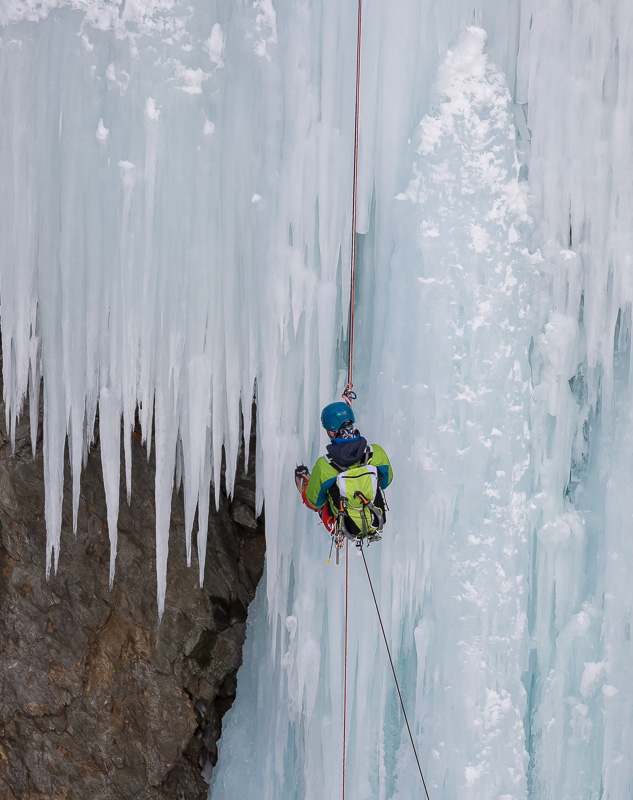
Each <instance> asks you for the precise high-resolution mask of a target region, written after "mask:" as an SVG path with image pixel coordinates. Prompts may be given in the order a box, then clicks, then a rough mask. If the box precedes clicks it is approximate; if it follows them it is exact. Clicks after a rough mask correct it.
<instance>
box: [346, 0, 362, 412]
mask: <svg viewBox="0 0 633 800" xmlns="http://www.w3.org/2000/svg"><path fill="white" fill-rule="evenodd" d="M362 19H363V0H358V34H357V37H356V42H357V46H356V111H355V114H354V182H353V189H352V263H351V270H350V292H349V328H348V342H349V358H348V362H347V386H346V387H345V390H344V391H343V399H344V400H345V402H346V403H348V404H349V405H350V406H351V405H352V400H355V399H356V395H355V393H354V392H353V391H352V387H353V385H354V384H353V379H354V292H355V289H356V206H357V205H358V127H359V120H360V52H361V31H362Z"/></svg>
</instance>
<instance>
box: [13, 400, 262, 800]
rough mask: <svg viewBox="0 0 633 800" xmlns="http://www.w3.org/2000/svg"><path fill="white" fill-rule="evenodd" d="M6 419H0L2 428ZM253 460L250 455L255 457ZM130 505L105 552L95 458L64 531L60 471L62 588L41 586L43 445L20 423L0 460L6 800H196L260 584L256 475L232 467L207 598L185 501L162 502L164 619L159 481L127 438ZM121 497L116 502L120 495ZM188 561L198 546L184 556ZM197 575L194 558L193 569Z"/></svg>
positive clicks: (218, 516)
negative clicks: (157, 549) (231, 490)
mask: <svg viewBox="0 0 633 800" xmlns="http://www.w3.org/2000/svg"><path fill="white" fill-rule="evenodd" d="M3 418H4V408H3V407H0V419H3ZM253 450H254V446H253V447H252V448H251V452H252V451H253ZM133 460H134V461H133V464H134V466H133V489H132V503H131V505H130V506H128V505H127V503H126V502H125V500H123V502H122V504H121V509H120V513H119V553H118V558H117V571H116V577H115V582H114V586H113V588H112V590H110V589H109V587H108V559H109V542H108V532H107V526H106V522H105V520H106V508H105V498H104V492H103V484H102V476H101V466H100V456H99V452H98V446H97V447H94V448H92V452H91V454H90V458H89V463H88V466H87V468H86V470H85V471H84V474H83V478H82V493H81V501H80V506H79V524H78V532H77V535H76V537H75V536H73V533H72V519H71V486H70V473H69V470H68V464H67V465H66V475H67V482H66V487H65V497H64V517H63V528H62V542H61V555H60V559H59V569H58V572H57V575H55V576H52V577H51V578H50V580H49V581H48V582H47V581H46V577H45V540H46V533H45V523H44V513H43V509H44V485H43V467H42V455H41V442H40V443H38V449H37V456H36V458H35V460H33V458H32V455H31V444H30V439H29V434H28V418H25V419H23V421H22V424H21V425H20V427H19V430H18V432H17V440H16V448H15V454H12V452H11V445H10V442H8V440H7V438H6V437H5V438H4V440H3V444H2V448H1V450H0V798H2V800H40V798H41V799H42V800H44V798H46V799H47V800H48V798H53V799H54V800H62V798H63V799H64V800H114V798H117V799H118V798H135V800H144V799H145V798H147V799H149V798H170V800H198V798H200V800H202V798H206V796H207V791H208V788H207V786H206V784H205V782H204V780H203V773H204V774H206V776H207V777H208V776H209V774H210V769H211V768H212V765H213V764H214V763H215V759H216V741H217V739H218V737H219V734H220V728H221V720H222V715H223V714H224V712H225V711H226V710H227V709H228V708H229V707H230V705H231V703H232V700H233V697H234V693H235V681H236V672H237V668H238V666H239V664H240V663H241V651H242V644H243V641H244V636H245V627H246V625H245V620H246V613H247V608H248V604H249V603H250V601H251V600H252V598H253V596H254V593H255V588H256V586H257V583H258V581H259V578H260V576H261V573H262V569H263V563H264V549H265V544H264V529H263V523H262V521H261V520H257V519H256V518H255V510H254V509H255V491H254V469H252V468H251V469H250V470H249V472H248V475H245V474H244V464H243V462H242V463H241V464H240V466H239V468H238V479H237V482H236V490H235V495H234V498H233V499H232V500H231V501H229V500H228V498H227V497H226V496H225V495H224V494H223V495H222V503H221V507H220V510H219V511H218V512H216V511H215V509H213V508H212V511H211V516H210V522H209V539H208V548H207V560H206V573H205V584H204V587H203V588H202V589H200V588H199V587H198V578H197V571H198V570H197V564H195V563H194V564H193V565H192V567H191V568H188V567H187V566H186V560H185V551H184V513H183V505H182V497H180V496H178V495H175V496H174V500H173V504H172V525H171V534H170V556H169V566H168V585H167V598H166V606H165V614H164V616H163V620H162V623H161V625H160V627H159V626H158V620H157V608H156V599H155V598H156V577H155V562H154V499H153V498H154V468H153V462H152V461H150V463H148V462H147V459H146V451H145V447H144V446H141V443H140V437H139V436H138V435H137V436H136V437H135V439H134V443H133ZM121 495H122V497H125V492H124V491H123V490H122V493H121ZM194 551H195V545H194ZM194 561H195V555H194Z"/></svg>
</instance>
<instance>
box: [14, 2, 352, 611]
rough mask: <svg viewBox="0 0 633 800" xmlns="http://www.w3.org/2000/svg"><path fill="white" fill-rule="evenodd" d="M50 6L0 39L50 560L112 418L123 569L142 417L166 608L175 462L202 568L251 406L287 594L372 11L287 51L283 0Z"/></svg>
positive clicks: (322, 387)
mask: <svg viewBox="0 0 633 800" xmlns="http://www.w3.org/2000/svg"><path fill="white" fill-rule="evenodd" d="M81 7H82V8H83V7H84V6H83V4H81ZM47 11H48V7H46V6H43V5H41V4H34V5H33V6H29V5H28V4H23V3H19V4H15V5H9V6H6V7H4V8H3V15H4V19H5V20H7V19H9V20H11V19H14V18H17V17H21V19H22V21H17V22H15V23H14V24H12V25H9V26H7V27H5V28H4V30H3V35H2V49H1V50H0V54H1V61H0V89H1V91H2V93H3V98H4V100H3V107H4V109H5V115H4V122H3V124H2V126H0V127H1V129H0V137H1V138H0V169H1V171H2V174H3V176H5V179H4V181H3V186H4V191H3V204H2V207H3V213H2V215H1V216H2V221H1V222H0V226H1V229H0V242H1V244H0V247H1V248H2V250H1V253H0V261H1V263H2V272H1V274H0V290H1V292H2V326H3V327H2V331H3V368H4V392H5V398H6V401H7V425H8V427H10V428H11V431H13V430H14V426H15V419H16V416H17V414H19V412H20V410H21V407H22V403H23V401H24V398H25V396H26V395H27V392H30V397H31V408H32V409H35V410H37V405H38V392H39V378H40V375H43V377H44V448H45V479H46V488H47V493H46V519H47V531H48V564H49V569H50V567H51V565H52V566H53V568H54V567H55V566H56V563H57V555H58V552H59V546H60V528H61V497H62V481H63V475H62V472H63V453H64V446H65V440H66V435H68V443H69V452H70V456H71V463H72V471H73V497H74V500H73V502H74V512H75V519H76V511H77V503H78V493H79V485H80V473H81V464H82V459H84V458H85V457H86V456H87V452H88V446H89V444H90V442H91V441H92V439H93V437H94V429H95V417H96V413H97V407H98V408H99V430H100V439H101V442H102V443H103V446H102V448H101V457H102V462H103V469H104V482H105V487H106V493H107V499H108V508H109V530H110V537H111V578H112V576H113V574H114V569H115V558H116V522H117V519H116V514H117V507H118V499H119V497H118V495H119V449H120V443H119V429H120V419H121V417H122V419H123V428H122V433H123V437H122V438H123V446H124V451H125V473H126V483H127V487H128V493H129V486H130V479H129V476H130V470H131V468H132V467H131V462H130V447H129V441H130V435H131V432H132V429H133V428H134V425H135V414H138V418H139V424H140V431H141V434H142V436H143V438H144V439H145V440H146V441H147V444H148V450H149V447H150V444H151V433H152V426H153V428H154V433H155V447H156V463H157V474H156V502H157V530H156V542H157V572H158V597H159V613H162V609H163V606H164V598H165V587H166V582H165V575H166V562H167V541H168V532H169V509H170V507H171V494H172V488H173V484H174V472H175V473H176V483H179V481H180V479H181V478H182V484H183V487H184V502H185V508H186V516H187V530H188V533H187V536H188V540H190V538H191V530H192V526H193V522H194V516H195V512H196V506H198V514H199V519H200V525H199V530H201V531H203V534H202V535H199V536H198V565H199V571H200V574H201V575H202V573H203V566H204V565H203V559H204V553H205V535H206V534H205V533H204V532H206V517H207V511H208V503H209V485H210V481H213V482H214V486H215V492H216V497H217V493H218V492H219V488H220V482H219V477H218V476H219V474H220V466H221V462H222V457H223V452H224V453H225V455H226V463H227V470H226V474H227V484H228V489H229V492H230V490H231V486H232V481H233V473H234V469H235V463H236V459H237V452H238V447H239V446H240V441H241V438H242V433H241V432H242V430H244V429H247V430H248V429H249V428H250V424H251V423H250V421H251V402H252V398H253V395H254V393H256V395H257V405H258V424H259V436H258V443H259V446H260V454H259V464H260V469H259V487H260V488H259V502H260V506H261V502H262V499H263V497H264V495H265V496H266V498H267V519H268V521H269V536H268V548H269V552H270V560H269V563H270V566H269V570H268V574H269V580H270V581H271V583H272V582H277V581H279V586H280V587H283V586H284V585H287V581H288V571H289V563H290V559H291V553H290V551H289V538H288V537H289V536H290V531H289V527H288V525H287V520H286V521H285V523H284V525H283V526H282V525H279V524H278V522H277V520H278V517H279V487H280V485H282V484H284V483H285V475H286V474H287V469H288V465H289V464H290V463H292V461H293V460H294V459H295V458H296V457H297V453H298V452H299V451H303V450H304V449H305V445H306V443H307V441H308V439H307V437H309V436H311V435H312V425H311V421H312V419H314V418H315V417H316V416H317V414H318V408H319V405H320V404H321V403H322V402H324V401H326V400H327V399H329V398H330V396H331V393H332V384H333V379H334V377H335V375H336V365H337V356H336V347H337V340H339V339H340V338H341V336H340V333H341V330H342V329H343V327H344V325H345V319H344V314H343V313H342V311H341V308H342V307H344V306H345V305H346V298H345V296H344V294H345V292H344V291H343V292H342V295H341V292H340V291H339V290H338V289H337V287H338V286H339V285H340V284H341V268H342V267H341V264H342V263H344V262H347V260H348V251H349V242H350V231H349V228H350V223H349V219H350V213H351V211H350V203H349V197H350V192H351V185H350V184H351V178H350V176H351V170H352V165H351V163H350V159H349V148H348V147H347V145H348V144H349V139H350V135H353V134H352V126H353V120H352V121H350V119H349V114H348V113H347V112H348V107H349V102H350V98H353V92H354V87H353V85H350V86H348V87H346V86H344V85H339V80H338V75H340V74H351V72H350V71H353V64H354V55H353V53H352V52H350V51H348V50H346V49H344V48H341V47H339V46H338V45H337V41H338V39H339V37H340V36H342V35H344V34H345V32H346V31H348V30H350V31H351V30H353V25H354V13H353V10H351V9H345V8H343V7H339V4H337V3H332V4H330V5H328V4H325V6H324V7H323V8H321V7H317V8H315V9H311V8H310V5H309V4H307V3H304V4H296V3H295V4H294V5H293V13H292V14H290V13H288V12H287V11H286V13H285V14H284V15H283V17H282V31H283V35H284V42H285V43H286V45H285V46H284V47H283V48H278V47H277V44H276V43H277V37H278V31H277V17H276V13H275V9H274V8H273V5H272V4H271V3H270V2H267V1H266V0H261V1H258V2H255V3H250V4H237V5H235V4H231V5H227V4H225V3H217V4H216V3H201V4H199V5H198V6H197V7H195V8H192V7H191V6H189V5H185V4H182V3H167V4H164V5H163V4H158V5H154V4H133V3H127V4H119V3H116V2H104V3H95V4H92V5H89V7H88V11H87V13H85V14H79V13H78V12H77V11H75V10H73V9H71V8H68V7H67V6H66V5H64V7H62V8H60V9H54V10H53V11H51V12H50V14H49V15H48V16H46V12H47ZM24 17H26V18H27V19H31V18H39V17H44V18H43V19H41V20H40V21H39V22H27V21H24ZM314 30H316V31H320V37H319V42H318V46H314V47H312V48H310V49H306V48H305V47H304V43H305V41H306V40H307V38H308V35H309V32H311V31H314ZM322 53H328V54H329V55H328V58H327V59H325V58H324V57H323V56H322ZM273 54H274V55H275V58H274V59H273ZM28 98H31V99H30V100H29V101H28V102H27V99H28ZM322 131H327V135H323V133H322ZM339 181H340V183H339ZM29 387H30V388H29ZM32 419H33V423H34V425H35V424H36V419H37V413H34V414H32ZM304 420H310V424H304ZM299 431H301V446H300V447H299V444H298V442H299V435H298V433H299ZM293 432H296V433H297V435H294V434H293ZM33 441H34V442H35V437H34V438H33ZM223 448H224V451H223ZM288 450H291V451H292V452H288V453H287V451H288ZM216 477H218V479H217V480H215V478H216ZM266 487H268V489H267V488H266ZM280 541H281V542H283V546H282V547H279V545H278V542H280Z"/></svg>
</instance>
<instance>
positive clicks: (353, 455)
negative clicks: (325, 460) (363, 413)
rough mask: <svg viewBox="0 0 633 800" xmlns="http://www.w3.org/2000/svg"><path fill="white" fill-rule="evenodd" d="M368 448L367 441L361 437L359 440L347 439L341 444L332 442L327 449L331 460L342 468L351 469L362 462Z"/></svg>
mask: <svg viewBox="0 0 633 800" xmlns="http://www.w3.org/2000/svg"><path fill="white" fill-rule="evenodd" d="M366 447H367V439H365V437H364V436H359V437H358V439H347V440H343V441H339V442H332V443H331V444H329V445H328V446H327V448H326V450H327V453H328V455H329V456H330V458H331V459H332V460H333V461H335V462H336V463H337V464H339V466H341V467H351V466H352V464H355V463H356V462H357V461H360V460H361V458H362V457H363V455H364V453H365V449H366Z"/></svg>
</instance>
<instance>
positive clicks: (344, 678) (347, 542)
mask: <svg viewBox="0 0 633 800" xmlns="http://www.w3.org/2000/svg"><path fill="white" fill-rule="evenodd" d="M348 586H349V540H348V539H346V540H345V667H344V676H343V686H344V689H343V800H345V743H346V733H347V597H348V594H349V592H348Z"/></svg>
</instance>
